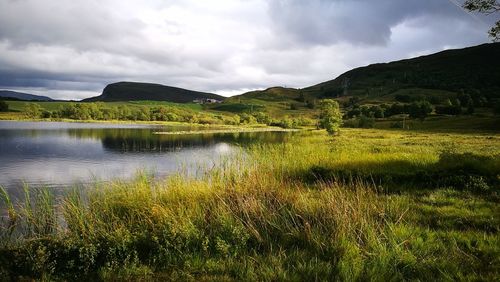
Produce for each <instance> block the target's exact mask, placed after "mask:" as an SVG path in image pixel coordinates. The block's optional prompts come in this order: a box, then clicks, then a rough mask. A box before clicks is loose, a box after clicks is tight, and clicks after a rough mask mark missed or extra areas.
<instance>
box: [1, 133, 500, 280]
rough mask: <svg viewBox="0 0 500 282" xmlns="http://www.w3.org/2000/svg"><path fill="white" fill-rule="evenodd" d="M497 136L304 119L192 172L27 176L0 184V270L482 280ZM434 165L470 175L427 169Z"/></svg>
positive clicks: (490, 246) (488, 264) (494, 215)
mask: <svg viewBox="0 0 500 282" xmlns="http://www.w3.org/2000/svg"><path fill="white" fill-rule="evenodd" d="M449 142H452V143H454V144H456V145H455V147H457V149H456V150H455V151H449V150H447V148H448V144H449ZM498 142H499V139H498V137H497V136H489V135H480V134H479V135H473V136H471V135H467V134H463V135H460V134H428V133H407V132H400V131H380V130H367V131H366V130H346V131H344V132H342V134H341V135H340V136H338V137H335V138H333V139H332V138H331V137H328V136H326V135H325V134H323V133H320V132H309V133H304V134H302V135H298V136H296V137H294V138H291V139H290V140H288V141H287V143H285V144H256V145H255V146H252V147H250V148H249V149H245V150H242V151H241V152H240V153H239V155H238V156H237V157H234V158H231V159H227V160H223V161H222V163H221V165H219V166H215V167H209V168H201V169H200V172H202V173H201V174H198V175H197V177H193V176H189V175H187V173H185V172H184V173H183V172H180V173H179V174H177V175H173V176H170V177H168V178H167V179H165V180H162V181H157V180H154V179H152V178H151V177H150V176H148V175H147V174H139V175H137V177H136V178H135V179H134V180H133V181H115V182H112V183H105V184H103V183H101V184H98V183H96V184H95V185H94V187H90V188H88V189H86V190H81V189H80V190H77V189H74V190H72V191H69V192H68V193H67V194H66V195H64V196H63V197H62V199H56V198H55V197H54V195H52V194H50V193H49V191H48V190H43V189H42V190H40V191H36V192H33V191H32V190H31V189H29V187H26V188H25V193H26V195H25V197H24V201H23V202H21V203H18V204H15V203H12V201H10V200H9V196H8V194H7V192H6V191H5V190H4V189H0V192H1V193H0V195H2V198H3V199H4V201H5V203H6V206H7V210H8V220H6V221H5V222H2V229H1V230H2V231H1V232H2V233H1V236H2V239H3V238H11V239H9V240H6V241H4V240H2V245H1V249H0V276H2V277H10V278H16V277H19V276H23V277H32V278H40V279H66V280H75V279H82V277H85V278H88V279H104V280H113V279H129V280H130V279H138V280H139V279H177V280H179V279H180V280H193V279H202V280H296V281H300V280H349V281H351V280H384V281H385V280H409V279H416V280H436V279H437V280H495V279H497V278H498V277H499V269H500V268H499V266H500V260H499V258H500V248H499V246H500V239H499V238H500V236H498V235H499V232H500V217H499V216H498V215H499V214H500V208H499V205H498V202H499V198H498V182H495V181H498V180H495V176H497V175H498V174H499V172H500V169H499V164H498V158H497V156H498V153H499V152H498V151H499V150H500V149H498V148H499V147H498V146H492V145H498ZM457 144H458V145H457ZM435 173H447V176H446V177H448V178H450V179H451V180H453V179H454V177H455V178H456V177H458V179H459V180H460V179H461V180H463V179H465V180H467V179H468V180H467V181H469V182H470V183H469V184H468V186H467V185H465V186H464V185H461V184H460V183H458V182H460V181H458V182H457V183H458V184H457V183H454V182H453V181H451V180H449V181H448V182H439V181H434V182H433V181H428V179H426V177H428V178H429V179H430V180H432V177H433V175H435ZM464 173H469V175H466V176H467V177H469V176H470V177H472V178H470V179H469V178H461V177H463V176H464V175H463V174H464ZM426 175H427V176H426ZM380 176H385V178H384V177H380ZM419 178H422V179H420V180H419ZM479 179H481V180H479ZM481 181H482V182H481ZM459 184H460V185H459ZM33 193H34V194H33ZM12 237H14V238H12Z"/></svg>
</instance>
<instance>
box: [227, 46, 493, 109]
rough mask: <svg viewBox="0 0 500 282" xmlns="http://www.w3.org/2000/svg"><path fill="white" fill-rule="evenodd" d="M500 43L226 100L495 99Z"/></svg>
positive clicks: (290, 101)
mask: <svg viewBox="0 0 500 282" xmlns="http://www.w3.org/2000/svg"><path fill="white" fill-rule="evenodd" d="M498 62H500V43H491V44H483V45H479V46H474V47H469V48H464V49H454V50H446V51H442V52H439V53H435V54H431V55H427V56H421V57H417V58H412V59H406V60H401V61H395V62H390V63H381V64H373V65H369V66H366V67H360V68H356V69H353V70H350V71H348V72H346V73H344V74H342V75H340V76H338V77H337V78H335V79H333V80H330V81H326V82H322V83H319V84H316V85H313V86H309V87H305V88H302V89H294V88H282V87H271V88H268V89H266V90H258V91H251V92H247V93H244V94H242V95H238V96H233V97H231V98H229V99H227V100H226V102H227V103H253V104H270V103H273V102H275V103H293V102H295V101H298V102H301V101H308V100H314V99H323V98H340V99H342V97H346V96H348V97H351V96H358V97H359V98H361V99H366V100H371V101H378V100H380V101H384V102H390V101H394V97H395V96H396V95H398V94H402V95H415V96H417V95H418V96H440V97H446V98H448V97H451V96H454V95H456V94H457V93H461V92H466V93H468V94H470V95H471V96H474V95H481V96H484V97H486V98H488V99H498V98H500V64H499V63H498Z"/></svg>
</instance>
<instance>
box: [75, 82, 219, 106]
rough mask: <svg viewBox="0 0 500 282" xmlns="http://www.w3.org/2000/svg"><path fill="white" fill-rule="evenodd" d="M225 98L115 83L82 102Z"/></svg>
mask: <svg viewBox="0 0 500 282" xmlns="http://www.w3.org/2000/svg"><path fill="white" fill-rule="evenodd" d="M224 98H225V97H222V96H219V95H216V94H211V93H204V92H198V91H192V90H187V89H182V88H177V87H172V86H165V85H161V84H153V83H141V82H117V83H112V84H108V85H107V86H106V87H105V88H104V90H103V92H102V94H101V95H100V96H97V97H92V98H87V99H84V100H82V101H84V102H94V101H103V102H117V101H140V100H151V101H168V102H175V103H189V102H193V100H195V99H216V100H224Z"/></svg>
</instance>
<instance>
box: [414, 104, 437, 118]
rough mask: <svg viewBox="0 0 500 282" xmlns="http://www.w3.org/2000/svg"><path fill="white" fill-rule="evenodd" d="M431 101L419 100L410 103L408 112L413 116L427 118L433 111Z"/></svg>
mask: <svg viewBox="0 0 500 282" xmlns="http://www.w3.org/2000/svg"><path fill="white" fill-rule="evenodd" d="M433 109H434V108H433V107H432V105H431V103H429V102H428V101H417V102H413V103H411V104H410V106H409V108H408V114H409V115H410V117H411V118H420V119H422V120H423V119H425V118H426V117H427V116H428V115H429V114H430V113H432V110H433Z"/></svg>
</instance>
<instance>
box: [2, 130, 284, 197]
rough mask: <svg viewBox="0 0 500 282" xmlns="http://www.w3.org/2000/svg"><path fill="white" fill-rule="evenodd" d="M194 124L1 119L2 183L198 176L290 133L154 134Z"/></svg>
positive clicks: (17, 186) (16, 186)
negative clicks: (256, 145)
mask: <svg viewBox="0 0 500 282" xmlns="http://www.w3.org/2000/svg"><path fill="white" fill-rule="evenodd" d="M193 129H195V128H193V127H185V126H175V127H174V126H159V125H135V124H134V125H127V124H104V123H66V122H14V121H0V185H1V186H3V187H5V188H6V189H7V190H8V191H9V193H10V194H13V196H16V194H17V195H18V194H20V193H19V192H20V191H21V190H22V189H21V188H22V186H23V183H25V184H28V185H29V187H40V186H43V187H49V188H51V189H55V190H58V189H65V188H66V187H70V186H75V185H79V184H83V185H84V184H88V183H93V182H96V181H109V180H112V179H130V178H133V177H134V176H135V175H137V173H138V172H139V171H143V172H146V173H148V174H151V175H153V176H155V177H157V178H158V177H164V176H166V175H169V174H173V173H176V172H179V171H180V170H183V171H184V172H187V173H189V174H196V172H197V171H199V169H200V168H203V167H212V166H214V165H217V164H218V162H219V161H220V160H221V159H230V158H231V156H233V155H236V154H238V153H239V152H240V150H238V149H237V148H238V147H241V146H245V145H248V144H252V143H255V142H283V141H284V140H285V138H287V136H288V135H289V134H292V133H290V132H250V133H249V132H246V133H201V134H155V132H173V131H189V130H193Z"/></svg>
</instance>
